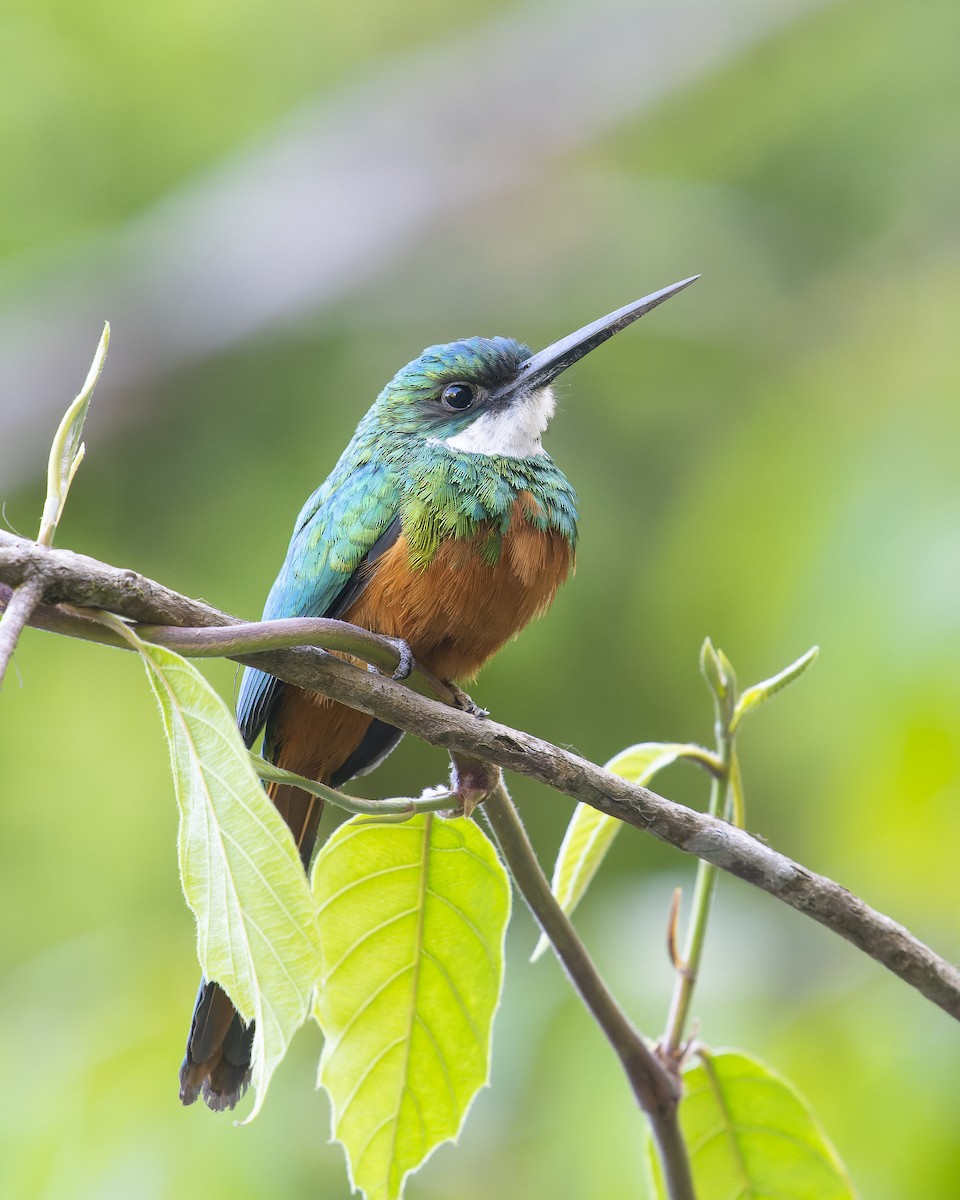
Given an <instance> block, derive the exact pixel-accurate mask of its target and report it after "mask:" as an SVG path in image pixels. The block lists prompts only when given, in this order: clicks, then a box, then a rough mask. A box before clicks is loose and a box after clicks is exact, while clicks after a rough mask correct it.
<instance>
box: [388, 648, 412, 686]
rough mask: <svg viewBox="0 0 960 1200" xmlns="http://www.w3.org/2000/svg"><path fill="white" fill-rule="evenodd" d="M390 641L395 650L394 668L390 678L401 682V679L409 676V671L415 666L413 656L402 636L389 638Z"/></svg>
mask: <svg viewBox="0 0 960 1200" xmlns="http://www.w3.org/2000/svg"><path fill="white" fill-rule="evenodd" d="M390 641H391V642H392V643H393V648H394V650H396V652H397V666H396V670H395V671H394V672H393V674H392V675H391V676H390V678H391V679H396V680H397V681H398V682H401V681H402V680H404V679H408V678H409V676H410V672H411V671H412V670H413V668H414V667H415V666H416V662H415V660H414V657H413V651H412V650H411V649H410V647H409V646H408V645H407V643H406V642H405V641H404V640H403V638H391V639H390Z"/></svg>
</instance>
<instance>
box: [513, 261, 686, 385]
mask: <svg viewBox="0 0 960 1200" xmlns="http://www.w3.org/2000/svg"><path fill="white" fill-rule="evenodd" d="M699 278H700V276H699V275H691V276H690V278H689V279H681V280H680V282H679V283H673V284H671V285H670V287H665V288H661V289H660V291H659V292H653V293H651V295H649V296H644V297H643V299H642V300H635V301H634V302H633V304H627V305H625V306H624V307H623V308H618V309H617V311H616V312H612V313H609V314H608V315H607V316H605V317H601V318H600V320H599V321H593V322H591V324H589V325H584V327H583V328H582V329H578V330H577V332H576V333H571V334H568V335H567V336H566V337H565V338H561V339H560V341H559V342H554V343H553V345H552V346H548V347H547V348H546V350H541V351H539V353H537V354H534V355H532V356H531V357H530V358H528V359H527V360H526V362H523V363H521V364H520V370H519V371H518V372H517V375H516V377H515V378H514V379H511V380H510V382H509V383H507V384H504V385H503V386H502V387H500V388H498V389H497V391H496V393H495V394H494V398H495V399H498V400H499V399H506V398H507V397H508V396H510V395H514V394H516V393H517V392H520V391H524V392H529V391H531V390H532V389H533V388H538V387H545V386H546V385H547V384H548V383H550V382H551V380H554V379H556V377H557V376H558V375H559V374H561V372H563V371H565V370H566V369H567V367H572V366H573V364H574V363H575V362H579V361H580V359H581V358H583V356H584V355H585V354H589V353H590V351H591V350H595V349H596V348H597V346H600V345H602V344H603V343H604V342H605V341H606V340H607V338H612V337H613V335H614V334H615V333H619V332H620V330H621V329H626V327H627V326H628V325H632V324H633V322H634V321H639V319H640V318H641V317H642V316H644V315H645V314H646V313H648V312H650V310H651V309H654V308H656V307H657V305H658V304H662V303H663V302H664V300H669V299H670V297H671V296H675V295H676V294H677V292H682V291H683V289H684V288H685V287H689V286H690V284H691V283H693V282H695V280H697V279H699Z"/></svg>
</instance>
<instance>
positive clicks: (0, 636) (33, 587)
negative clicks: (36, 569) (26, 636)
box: [0, 578, 43, 686]
mask: <svg viewBox="0 0 960 1200" xmlns="http://www.w3.org/2000/svg"><path fill="white" fill-rule="evenodd" d="M42 596H43V580H42V579H37V578H30V579H26V580H25V581H24V582H23V583H21V584H20V586H19V587H18V588H16V589H14V591H13V593H12V595H11V596H10V599H9V600H8V601H7V603H6V607H5V608H4V609H3V613H2V615H0V686H2V685H3V677H4V676H5V675H6V673H7V667H8V666H9V664H10V660H11V659H12V658H13V652H14V650H16V648H17V642H18V641H19V640H20V634H21V633H23V631H24V629H25V628H26V626H27V625H28V624H29V623H30V618H31V617H32V616H33V613H34V609H35V608H36V607H37V605H38V604H39V603H40V600H41V598H42Z"/></svg>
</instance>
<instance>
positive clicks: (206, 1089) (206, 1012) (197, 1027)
mask: <svg viewBox="0 0 960 1200" xmlns="http://www.w3.org/2000/svg"><path fill="white" fill-rule="evenodd" d="M253 1035H254V1028H253V1024H252V1022H251V1024H250V1025H244V1023H243V1021H241V1019H240V1017H239V1015H238V1014H237V1011H236V1009H235V1008H234V1007H233V1005H232V1004H231V1003H230V999H229V997H228V996H227V994H226V992H224V991H223V989H222V988H220V987H219V986H218V985H217V984H216V983H213V982H209V983H208V982H207V981H206V980H201V981H200V990H199V992H198V993H197V1003H196V1005H195V1006H194V1010H193V1022H192V1024H191V1027H190V1036H189V1038H188V1039H187V1052H186V1054H185V1055H184V1059H183V1062H182V1064H181V1065H180V1103H181V1104H183V1105H189V1104H193V1103H195V1101H196V1100H197V1097H198V1096H202V1097H203V1101H204V1103H205V1104H206V1106H207V1107H208V1108H209V1109H211V1110H212V1111H213V1112H224V1111H225V1110H226V1109H232V1108H235V1107H236V1105H237V1103H238V1102H239V1101H240V1099H241V1097H242V1096H243V1094H244V1092H245V1091H246V1090H247V1086H248V1084H249V1083H250V1060H251V1053H252V1049H253Z"/></svg>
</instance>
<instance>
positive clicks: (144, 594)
mask: <svg viewBox="0 0 960 1200" xmlns="http://www.w3.org/2000/svg"><path fill="white" fill-rule="evenodd" d="M29 578H40V579H41V581H42V592H43V598H44V600H45V602H46V604H47V605H50V604H57V603H69V604H76V605H82V606H87V607H94V608H103V609H106V610H108V611H109V612H114V613H118V614H119V615H121V616H125V617H128V618H130V619H131V620H134V621H142V622H147V623H149V624H152V625H156V624H160V625H181V626H183V625H185V626H192V627H193V628H191V629H190V630H188V631H186V632H188V633H189V634H190V639H191V640H192V643H193V645H194V649H193V650H192V651H187V653H197V649H198V648H199V647H200V645H201V643H202V642H203V638H204V636H208V635H205V634H204V633H203V628H204V627H209V626H212V625H232V626H236V625H239V624H241V622H240V621H239V620H238V618H236V617H231V616H227V615H226V614H224V613H221V612H218V611H217V610H216V609H215V608H212V607H210V606H209V605H207V604H203V603H202V602H201V601H197V600H190V599H188V598H187V597H186V596H181V595H179V594H178V593H176V592H173V591H170V590H169V589H168V588H165V587H163V586H162V585H160V584H158V583H155V582H154V581H152V580H150V579H147V578H145V577H144V576H142V575H139V574H137V573H136V572H134V571H129V570H118V569H117V568H116V567H111V566H108V565H107V564H105V563H102V562H98V561H97V560H95V559H92V558H87V557H85V556H83V555H79V554H74V553H72V552H71V551H68V550H53V549H50V550H41V549H40V548H38V547H37V546H36V545H35V544H34V543H33V542H30V541H28V540H27V539H25V538H19V537H15V536H14V535H12V534H8V533H3V532H0V581H3V582H4V583H7V584H9V585H11V586H12V587H16V586H18V585H19V584H21V583H23V582H24V581H25V580H27V579H29ZM6 591H7V594H8V595H9V589H6ZM2 592H3V589H2V587H0V593H2ZM4 603H5V599H4V597H3V595H2V594H0V605H3V604H4ZM44 622H46V623H47V624H49V625H51V626H54V625H56V627H57V630H58V632H63V633H70V634H72V635H75V636H80V637H91V636H92V638H93V640H95V641H104V640H109V639H107V638H105V637H104V636H103V632H102V630H98V631H97V632H96V633H93V628H92V627H93V626H94V624H95V623H94V622H92V621H90V620H89V619H87V620H86V621H84V620H83V619H82V617H75V616H72V615H70V614H66V613H64V612H62V611H60V612H56V613H55V614H51V610H50V609H49V608H43V607H42V608H39V609H37V610H36V612H35V613H34V617H33V623H35V624H38V625H43V623H44ZM264 624H267V625H270V624H272V623H270V622H267V623H264V622H258V623H257V624H255V625H251V626H249V627H248V628H249V629H250V630H254V631H259V632H261V633H264V634H266V635H269V633H270V630H269V629H267V630H263V629H262V626H263V625H264ZM168 632H169V631H165V636H166V633H168ZM184 632H185V631H184V630H181V631H180V633H181V634H183V633H184ZM212 636H213V637H214V638H216V637H219V636H221V635H220V634H219V633H213V634H212ZM153 640H159V639H158V635H156V634H155V633H154V635H153ZM381 640H382V641H383V642H384V643H385V644H386V643H387V639H381ZM246 644H247V645H249V643H246ZM229 657H231V658H235V659H236V660H237V661H238V662H242V663H248V664H250V665H252V666H257V667H260V668H261V669H263V670H266V671H269V672H271V673H272V674H274V675H276V676H278V677H279V678H280V679H283V680H285V681H287V682H289V683H294V684H297V685H299V686H300V687H305V688H308V689H312V690H315V691H319V692H322V693H323V694H324V695H328V696H331V697H332V698H333V699H335V700H339V701H341V702H343V703H344V704H348V705H350V706H351V707H352V708H356V709H359V710H360V711H361V712H366V713H370V714H372V715H374V716H377V717H379V718H380V719H381V720H383V721H387V722H389V723H390V724H391V725H395V726H396V727H397V728H398V729H402V730H404V731H405V732H407V733H411V734H413V735H415V736H416V737H419V738H421V739H422V740H423V741H425V742H428V743H430V744H431V745H434V746H440V747H442V748H443V749H446V750H453V751H457V752H459V753H461V754H466V755H469V756H472V757H474V758H478V759H482V760H484V761H486V762H490V763H493V764H494V765H496V766H498V767H501V768H504V769H506V770H510V771H515V772H517V773H518V774H521V775H528V776H530V777H531V778H533V779H537V780H539V781H540V782H541V783H544V784H546V785H547V786H549V787H552V788H554V789H555V790H557V791H560V792H563V793H565V794H566V795H568V796H571V797H573V799H575V800H579V801H582V802H583V803H585V804H589V805H591V806H592V807H593V808H596V809H598V810H599V811H600V812H603V813H607V814H609V815H610V816H613V817H617V818H618V819H619V820H621V821H624V822H626V823H627V824H628V825H635V826H636V827H637V828H639V829H643V830H645V831H646V832H647V833H650V834H652V835H653V836H654V837H656V838H658V839H659V840H660V841H663V842H666V843H668V844H669V845H671V846H673V847H674V848H675V849H677V850H681V851H683V852H684V853H685V854H691V855H694V856H696V857H697V858H702V859H705V860H706V861H707V862H711V863H713V864H714V865H715V866H717V867H719V868H720V869H721V870H723V871H726V872H727V873H728V874H731V875H736V876H738V877H739V878H740V879H743V880H746V882H747V883H751V884H753V885H754V886H755V887H758V888H760V889H761V890H762V891H765V892H767V893H769V895H771V896H774V897H775V898H776V899H778V900H781V901H782V902H783V903H784V904H788V905H790V907H791V908H795V909H797V911H798V912H801V913H804V914H805V915H807V916H809V917H812V918H813V919H814V920H815V921H818V922H819V923H820V924H821V925H825V926H826V927H827V928H828V929H831V930H832V931H833V932H834V933H837V934H839V935H840V936H841V937H843V938H845V939H846V940H847V941H848V942H851V943H852V944H853V945H854V946H856V947H857V948H858V949H860V950H862V951H863V952H864V953H865V954H868V955H869V956H870V957H871V958H873V959H875V960H876V961H877V962H879V963H881V964H882V965H883V966H885V967H886V968H887V969H888V970H890V971H892V972H893V974H895V975H897V976H899V977H900V978H901V979H903V980H904V981H905V982H906V983H908V984H910V986H911V987H914V988H916V989H917V991H919V992H920V993H921V994H922V995H924V996H926V997H927V999H929V1000H931V1001H932V1002H933V1003H934V1004H936V1005H938V1006H939V1007H940V1008H942V1009H943V1010H944V1011H945V1012H947V1013H949V1014H950V1016H952V1017H954V1018H955V1019H957V1020H960V971H958V970H957V969H956V968H955V967H954V966H953V965H952V964H950V963H948V962H947V961H945V960H944V959H942V958H940V957H939V956H938V955H937V954H935V953H934V952H933V951H932V950H931V949H930V948H929V947H928V946H925V945H924V944H923V943H922V942H920V941H918V940H917V939H916V938H915V937H913V935H912V934H911V933H910V932H909V931H908V930H907V929H905V928H904V927H903V926H902V925H899V924H897V923H896V922H895V921H893V920H891V919H890V918H889V917H887V916H884V915H883V914H882V913H879V912H877V911H876V910H875V909H872V908H871V907H870V906H869V905H867V904H865V903H864V902H863V901H862V900H860V899H859V898H858V897H856V896H854V895H852V894H851V893H850V892H848V891H847V890H846V889H845V888H843V887H841V886H840V885H839V884H838V883H835V882H834V881H833V880H832V879H827V878H825V877H824V876H822V875H817V874H816V873H815V872H813V871H810V870H808V869H807V868H806V867H804V866H801V864H799V863H797V862H794V861H792V860H791V859H789V858H787V857H786V856H785V855H783V854H779V853H777V851H775V850H772V849H770V847H769V846H765V845H763V844H762V843H761V842H758V841H757V840H756V839H755V838H752V837H751V836H750V835H749V834H747V833H745V832H744V831H743V830H740V829H736V828H734V827H733V826H732V825H729V824H727V823H726V822H724V821H720V820H717V819H716V818H714V817H710V816H708V815H706V814H704V813H699V812H694V811H693V810H692V809H689V808H685V807H684V806H683V805H681V804H674V803H672V802H671V801H669V800H665V799H664V798H663V797H662V796H658V795H657V794H656V793H655V792H651V791H649V790H648V789H647V788H644V787H640V786H638V785H636V784H631V783H628V782H627V781H626V780H624V779H620V778H619V777H617V776H616V775H611V774H609V773H608V772H606V771H604V770H602V768H600V767H598V766H595V765H594V764H593V763H591V762H588V761H587V760H586V759H583V758H579V757H578V756H577V755H575V754H571V753H570V752H569V751H567V750H563V749H561V748H560V747H558V746H553V745H551V744H550V743H549V742H545V741H542V740H541V739H540V738H536V737H533V736H531V735H530V734H528V733H523V732H521V731H519V730H516V729H510V728H508V727H507V726H505V725H500V724H498V723H497V722H496V721H491V720H479V719H478V718H477V717H476V716H475V715H473V714H471V713H468V712H462V711H459V710H458V709H456V708H453V707H449V706H447V705H444V704H441V703H438V702H437V701H436V700H431V699H429V698H428V697H425V696H422V695H417V694H415V693H414V692H412V691H411V690H410V689H409V688H407V687H406V686H404V685H403V684H401V683H399V682H397V681H396V680H394V679H391V678H388V677H387V676H384V675H379V674H374V673H372V672H369V671H364V670H361V669H360V668H358V667H355V666H353V665H352V664H351V663H347V662H343V661H342V660H340V659H337V658H333V657H331V656H329V655H327V654H323V653H322V652H320V651H317V650H310V649H297V650H270V651H267V652H262V653H257V654H243V653H241V652H239V649H237V652H236V653H231V654H230V655H229ZM398 659H399V656H398Z"/></svg>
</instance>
